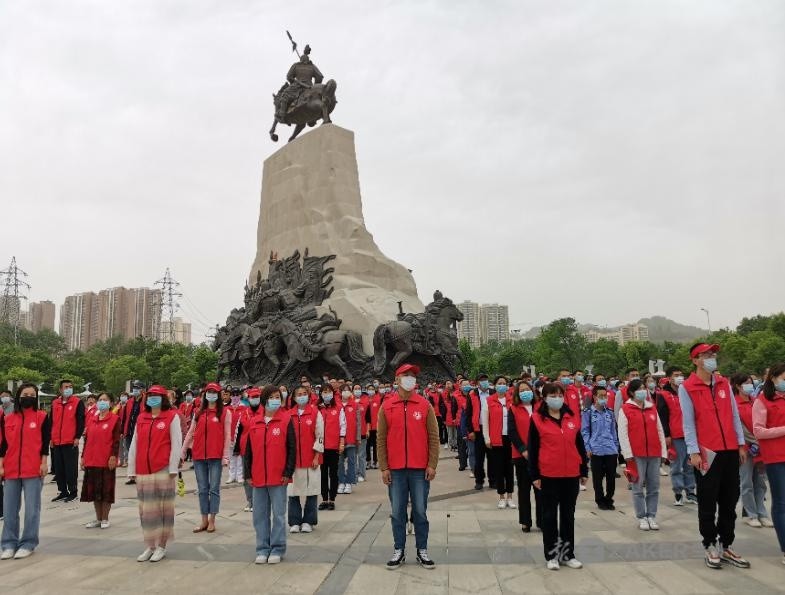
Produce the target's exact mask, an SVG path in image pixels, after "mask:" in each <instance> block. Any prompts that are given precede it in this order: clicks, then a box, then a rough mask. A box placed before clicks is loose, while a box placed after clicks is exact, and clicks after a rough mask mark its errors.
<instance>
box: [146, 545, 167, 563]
mask: <svg viewBox="0 0 785 595" xmlns="http://www.w3.org/2000/svg"><path fill="white" fill-rule="evenodd" d="M164 557H166V548H164V547H157V548H155V551H154V552H153V555H152V556H150V562H160V561H161V560H163V559H164Z"/></svg>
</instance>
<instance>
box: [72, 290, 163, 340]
mask: <svg viewBox="0 0 785 595" xmlns="http://www.w3.org/2000/svg"><path fill="white" fill-rule="evenodd" d="M160 295H161V292H160V290H158V289H149V288H146V287H140V288H133V289H126V288H125V287H112V288H110V289H104V290H101V291H99V292H98V293H94V292H87V293H81V294H77V295H73V296H68V297H67V298H66V299H65V303H64V304H63V306H62V307H61V309H60V334H61V335H62V336H63V338H64V339H65V342H66V345H67V347H68V349H80V350H85V349H87V348H89V347H90V346H92V345H94V344H95V343H97V342H98V341H105V340H106V339H109V338H111V337H114V336H118V335H119V336H121V337H124V338H126V339H134V338H136V337H140V336H141V337H146V338H149V339H157V338H158V333H159V328H160V320H161V310H160Z"/></svg>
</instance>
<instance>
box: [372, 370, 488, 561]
mask: <svg viewBox="0 0 785 595" xmlns="http://www.w3.org/2000/svg"><path fill="white" fill-rule="evenodd" d="M419 373H420V368H419V367H417V366H415V365H413V364H403V365H402V366H400V367H399V368H398V369H397V370H396V371H395V381H396V384H397V385H398V390H397V391H396V393H395V394H393V395H392V396H391V397H390V398H388V399H385V401H384V404H383V405H382V410H381V411H380V412H379V433H378V436H377V438H378V441H379V466H380V467H381V470H382V482H383V483H384V485H386V486H389V490H388V491H389V497H390V506H391V507H392V514H391V515H390V519H391V521H392V532H393V541H394V551H393V555H392V558H390V560H389V561H388V562H387V569H388V570H394V569H396V568H399V567H400V566H401V564H403V563H404V562H405V560H406V553H405V550H406V522H407V514H406V509H407V504H408V503H409V501H411V505H412V511H411V516H412V520H413V523H414V536H415V542H416V548H417V561H418V562H419V564H420V565H421V566H422V567H423V568H426V569H429V570H430V569H433V568H435V567H436V564H435V563H434V561H433V560H432V559H431V558H430V556H429V555H428V528H429V525H428V515H427V509H428V492H429V490H430V483H431V481H433V479H434V478H435V477H436V466H437V465H438V464H439V424H438V423H437V422H436V415H435V414H434V412H433V407H431V404H430V403H428V400H427V399H425V398H424V397H423V396H422V395H419V394H417V393H416V392H415V387H416V386H417V375H418V374H419ZM478 440H482V437H478Z"/></svg>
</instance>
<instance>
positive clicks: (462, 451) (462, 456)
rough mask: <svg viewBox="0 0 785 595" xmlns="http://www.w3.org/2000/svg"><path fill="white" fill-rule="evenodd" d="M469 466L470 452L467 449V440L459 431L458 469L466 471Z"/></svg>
mask: <svg viewBox="0 0 785 595" xmlns="http://www.w3.org/2000/svg"><path fill="white" fill-rule="evenodd" d="M468 465H469V450H468V448H467V447H466V440H465V439H464V437H463V436H461V432H460V429H459V430H458V468H459V469H466V467H468Z"/></svg>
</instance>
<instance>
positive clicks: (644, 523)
mask: <svg viewBox="0 0 785 595" xmlns="http://www.w3.org/2000/svg"><path fill="white" fill-rule="evenodd" d="M638 529H640V530H641V531H648V530H649V529H651V527H649V519H638Z"/></svg>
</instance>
